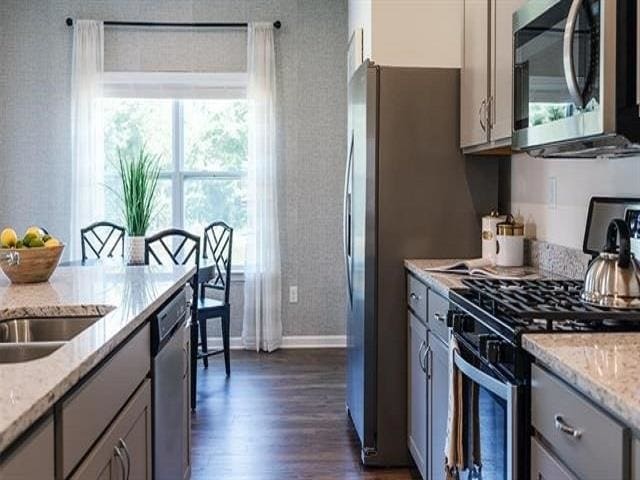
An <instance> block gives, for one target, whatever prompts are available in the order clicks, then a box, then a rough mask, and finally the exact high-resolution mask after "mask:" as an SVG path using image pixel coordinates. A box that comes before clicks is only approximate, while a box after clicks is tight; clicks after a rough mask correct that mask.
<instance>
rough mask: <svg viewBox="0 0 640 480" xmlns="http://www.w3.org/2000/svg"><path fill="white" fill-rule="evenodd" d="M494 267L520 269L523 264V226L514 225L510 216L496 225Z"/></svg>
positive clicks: (520, 224) (519, 224)
mask: <svg viewBox="0 0 640 480" xmlns="http://www.w3.org/2000/svg"><path fill="white" fill-rule="evenodd" d="M496 250H497V252H496V265H497V266H499V267H521V266H522V265H523V264H524V225H523V224H522V223H516V222H515V221H514V219H513V217H512V216H511V215H507V219H506V220H505V221H504V222H500V223H499V224H498V225H497V235H496Z"/></svg>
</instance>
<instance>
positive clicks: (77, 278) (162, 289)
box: [0, 264, 195, 452]
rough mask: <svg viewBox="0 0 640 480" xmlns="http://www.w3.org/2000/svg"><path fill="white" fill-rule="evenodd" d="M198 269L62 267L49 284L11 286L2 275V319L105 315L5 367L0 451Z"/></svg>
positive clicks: (1, 369)
mask: <svg viewBox="0 0 640 480" xmlns="http://www.w3.org/2000/svg"><path fill="white" fill-rule="evenodd" d="M194 273H195V267H183V266H170V267H169V266H168V267H161V266H158V267H145V266H136V267H125V266H120V265H106V264H105V265H99V266H92V267H59V268H58V269H57V270H56V272H55V273H54V274H53V276H52V277H51V279H50V281H49V282H47V283H39V284H31V285H11V284H10V283H9V281H8V280H7V279H6V278H5V277H4V276H0V320H4V319H10V318H25V317H46V318H49V317H65V316H100V317H102V318H101V319H100V320H98V321H97V322H95V323H94V324H92V325H91V326H90V327H88V328H87V329H86V330H84V331H82V332H81V333H80V334H78V335H77V336H76V337H74V338H72V339H71V340H70V341H69V342H68V343H66V344H65V345H63V346H62V347H60V348H59V349H57V350H55V351H54V352H53V353H51V354H50V355H48V356H46V357H43V358H40V359H37V360H32V361H28V362H22V363H4V364H0V385H1V387H0V452H2V451H3V450H4V449H5V448H7V447H8V446H9V445H10V444H11V443H12V442H13V441H14V440H16V439H17V438H18V437H19V436H20V435H21V434H22V433H23V432H24V431H25V430H26V429H27V428H29V426H31V425H32V424H33V423H34V422H36V421H37V420H38V419H39V418H40V417H41V416H42V415H44V414H45V413H46V412H47V411H48V410H49V409H50V408H51V407H52V406H53V405H54V403H55V402H56V401H58V400H59V399H60V398H61V397H62V396H63V395H64V394H65V393H66V392H67V391H69V389H71V387H73V386H74V385H75V384H76V383H77V382H78V381H79V380H80V379H81V378H82V377H83V376H85V375H86V374H87V373H89V372H90V371H91V370H92V369H93V368H94V367H95V366H96V365H97V364H98V363H99V362H100V361H101V360H103V359H104V358H105V357H106V356H107V355H108V354H109V353H110V352H112V351H113V350H114V349H115V348H117V347H118V345H120V344H121V343H122V342H123V341H124V340H125V339H126V338H127V337H128V336H129V335H130V334H131V333H133V332H134V331H135V330H136V329H137V328H138V327H139V326H140V325H142V324H143V323H144V322H145V321H147V320H148V318H149V316H150V315H151V314H152V313H153V312H154V311H155V310H156V309H157V308H158V307H159V306H160V305H162V304H163V303H164V302H165V301H166V300H168V299H169V298H170V297H171V296H172V295H173V294H174V293H176V292H177V291H178V290H179V289H180V288H181V287H182V286H183V285H184V284H186V283H187V282H188V281H189V279H190V278H191V277H192V276H193V274H194Z"/></svg>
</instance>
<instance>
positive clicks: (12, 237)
mask: <svg viewBox="0 0 640 480" xmlns="http://www.w3.org/2000/svg"><path fill="white" fill-rule="evenodd" d="M17 242H18V235H17V234H16V231H15V230H14V229H12V228H5V229H4V230H3V231H2V233H0V244H2V246H3V247H4V248H10V247H15V246H16V243H17Z"/></svg>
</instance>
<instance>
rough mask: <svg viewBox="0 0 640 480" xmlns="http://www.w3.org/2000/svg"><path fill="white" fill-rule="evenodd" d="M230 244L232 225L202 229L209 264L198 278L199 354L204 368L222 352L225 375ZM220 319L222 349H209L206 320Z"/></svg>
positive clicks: (227, 367)
mask: <svg viewBox="0 0 640 480" xmlns="http://www.w3.org/2000/svg"><path fill="white" fill-rule="evenodd" d="M232 246H233V228H231V227H230V226H229V225H227V224H226V223H224V222H213V223H212V224H210V225H209V226H207V227H206V228H205V229H204V248H203V253H202V257H203V258H205V259H207V260H208V261H209V262H208V263H210V264H211V268H210V269H209V272H210V274H209V278H204V279H203V278H201V279H200V299H199V301H198V323H199V327H200V353H199V355H198V357H199V358H202V362H203V363H204V367H205V368H207V367H208V366H209V357H210V356H212V355H218V354H220V353H224V366H225V371H226V374H227V376H229V375H230V374H231V359H230V352H229V335H230V323H231V305H230V303H229V292H230V286H231V251H232ZM207 290H215V291H217V292H220V293H219V296H220V298H214V297H208V296H207V294H206V293H207ZM211 318H220V322H221V326H222V349H221V350H215V351H212V352H210V351H209V346H208V345H207V320H208V319H211Z"/></svg>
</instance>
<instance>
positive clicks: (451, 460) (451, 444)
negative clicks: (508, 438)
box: [444, 336, 465, 480]
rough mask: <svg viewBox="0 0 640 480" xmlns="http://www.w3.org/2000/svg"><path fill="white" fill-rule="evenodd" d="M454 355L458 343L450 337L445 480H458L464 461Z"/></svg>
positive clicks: (460, 381)
mask: <svg viewBox="0 0 640 480" xmlns="http://www.w3.org/2000/svg"><path fill="white" fill-rule="evenodd" d="M456 353H458V354H459V353H460V348H459V347H458V341H457V340H456V339H455V337H453V336H452V337H451V338H450V341H449V410H448V414H447V441H446V443H445V447H444V455H445V465H444V470H445V478H446V479H447V480H458V479H459V478H460V472H461V471H462V470H464V468H465V460H464V447H463V441H464V419H463V409H464V391H463V379H462V373H460V372H459V371H458V369H457V367H456V365H455V362H454V358H455V355H456Z"/></svg>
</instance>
